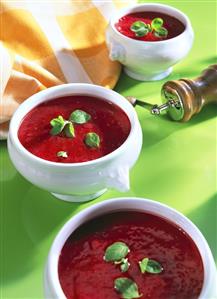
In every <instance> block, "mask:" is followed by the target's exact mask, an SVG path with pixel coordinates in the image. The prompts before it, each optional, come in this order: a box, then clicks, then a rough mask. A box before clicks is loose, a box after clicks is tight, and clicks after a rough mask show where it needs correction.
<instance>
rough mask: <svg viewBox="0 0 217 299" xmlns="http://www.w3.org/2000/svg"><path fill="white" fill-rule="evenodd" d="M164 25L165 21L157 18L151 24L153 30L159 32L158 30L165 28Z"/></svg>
mask: <svg viewBox="0 0 217 299" xmlns="http://www.w3.org/2000/svg"><path fill="white" fill-rule="evenodd" d="M163 23H164V21H163V19H161V18H155V19H153V20H152V22H151V27H152V29H154V30H156V31H157V30H158V29H160V28H161V27H162V26H163Z"/></svg>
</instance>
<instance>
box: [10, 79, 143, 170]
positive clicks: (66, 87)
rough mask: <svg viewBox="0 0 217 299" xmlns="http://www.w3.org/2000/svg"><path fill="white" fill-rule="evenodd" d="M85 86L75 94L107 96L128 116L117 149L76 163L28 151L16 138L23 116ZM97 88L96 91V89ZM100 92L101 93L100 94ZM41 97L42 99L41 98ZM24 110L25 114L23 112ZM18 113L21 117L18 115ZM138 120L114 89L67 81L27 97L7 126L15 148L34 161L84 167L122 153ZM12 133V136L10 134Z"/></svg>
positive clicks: (130, 107) (58, 165) (101, 97)
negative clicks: (124, 135) (125, 134)
mask: <svg viewBox="0 0 217 299" xmlns="http://www.w3.org/2000/svg"><path fill="white" fill-rule="evenodd" d="M82 88H85V90H86V91H84V92H83V93H82V92H79V91H77V94H79V95H88V96H91V92H92V96H93V97H98V98H99V99H104V100H106V98H104V96H107V97H108V98H109V99H108V101H110V102H112V103H114V104H116V105H117V106H118V107H119V108H121V109H122V110H123V111H124V112H125V113H126V114H127V116H128V118H129V121H130V124H131V130H130V133H129V135H128V137H127V139H126V140H125V141H124V143H122V145H121V146H119V147H118V148H117V149H115V150H114V151H113V152H111V153H109V154H107V155H105V156H103V157H101V158H98V159H95V160H91V161H87V162H78V163H61V162H52V161H48V160H44V159H42V158H39V157H37V156H35V155H33V154H32V153H30V152H29V151H28V150H27V149H26V148H25V147H24V146H23V145H22V144H21V142H20V141H19V138H18V134H17V133H18V130H19V127H20V124H21V122H22V120H23V117H24V116H25V115H26V114H27V113H28V112H29V111H30V110H32V109H33V108H34V107H36V106H38V105H39V104H41V103H43V102H44V101H49V100H53V99H55V98H59V97H62V96H67V95H68V96H70V90H71V92H72V93H71V94H72V95H75V94H76V92H73V89H75V90H76V89H82ZM61 90H62V94H59V95H58V96H55V93H56V92H58V91H61ZM96 90H97V91H96ZM100 93H102V95H100ZM45 98H46V99H45ZM41 99H42V100H41ZM129 111H130V112H129ZM24 112H25V114H24ZM20 114H21V115H22V117H20ZM137 122H138V118H137V114H136V111H135V109H134V108H133V106H132V105H131V104H130V103H129V102H128V101H127V100H126V99H125V98H124V97H123V96H122V95H120V94H119V93H117V92H115V91H114V90H111V89H107V88H105V87H102V86H99V85H94V84H88V83H68V84H61V85H58V86H54V87H50V88H48V89H46V90H43V91H40V92H38V93H36V94H34V95H33V96H31V97H29V98H28V99H27V100H26V101H24V102H23V103H22V104H21V105H20V106H19V107H18V109H17V110H16V111H15V113H14V115H13V117H12V119H11V122H10V127H9V136H10V137H12V142H13V143H14V144H15V146H16V148H17V149H18V150H19V151H20V152H23V153H24V154H25V155H27V156H28V157H29V158H30V159H32V160H34V161H36V162H37V163H40V164H43V165H48V166H51V167H52V166H55V167H76V166H77V167H86V166H91V165H93V164H94V165H96V164H98V163H102V162H104V161H106V160H107V161H108V160H111V159H113V158H114V157H116V156H117V154H120V153H122V152H123V151H124V150H125V149H126V148H127V147H128V143H129V140H130V139H132V138H133V136H135V131H136V124H137ZM11 135H12V136H11Z"/></svg>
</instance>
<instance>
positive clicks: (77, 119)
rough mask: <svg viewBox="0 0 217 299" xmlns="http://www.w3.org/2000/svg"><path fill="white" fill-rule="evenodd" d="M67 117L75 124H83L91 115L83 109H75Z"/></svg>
mask: <svg viewBox="0 0 217 299" xmlns="http://www.w3.org/2000/svg"><path fill="white" fill-rule="evenodd" d="M69 119H70V120H71V121H72V122H74V123H76V124H85V123H86V122H88V120H90V119H91V116H90V114H88V113H86V112H85V111H83V110H79V109H77V110H75V111H73V112H72V113H71V115H70V117H69Z"/></svg>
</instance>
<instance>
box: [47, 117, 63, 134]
mask: <svg viewBox="0 0 217 299" xmlns="http://www.w3.org/2000/svg"><path fill="white" fill-rule="evenodd" d="M66 122H67V121H65V120H64V118H63V117H62V116H61V115H59V116H58V117H57V118H53V119H52V120H51V121H50V124H51V126H52V129H51V130H50V134H51V135H58V134H59V133H61V132H62V130H63V129H64V127H65V124H66Z"/></svg>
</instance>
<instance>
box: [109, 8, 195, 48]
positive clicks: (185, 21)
mask: <svg viewBox="0 0 217 299" xmlns="http://www.w3.org/2000/svg"><path fill="white" fill-rule="evenodd" d="M155 8H159V10H158V11H157V12H161V10H160V8H162V9H168V10H169V12H164V11H162V13H165V14H168V15H170V16H171V17H174V18H176V19H178V20H179V21H180V22H182V23H183V24H184V25H185V30H184V31H183V32H182V33H181V34H179V35H177V36H175V37H173V38H170V39H167V40H161V41H155V42H150V41H143V40H137V39H132V38H130V37H127V36H125V35H123V34H122V33H120V32H119V31H118V30H117V29H116V28H115V23H116V22H117V21H118V20H119V19H120V18H121V17H123V16H125V15H127V14H129V13H133V12H138V11H141V12H142V11H145V10H146V11H148V10H149V11H151V10H152V11H153V10H155ZM173 13H175V15H176V16H174V15H173ZM177 15H178V16H177ZM179 17H180V18H179ZM110 25H111V27H112V29H113V30H114V31H115V32H116V33H117V34H118V35H119V36H120V37H121V38H123V39H125V40H126V41H128V42H132V43H138V44H140V45H141V43H145V44H149V45H154V44H155V45H161V44H164V43H169V42H173V41H175V40H177V39H179V38H181V37H182V36H183V35H184V34H185V32H186V31H187V30H189V28H191V22H190V19H189V18H188V17H187V16H186V15H185V14H184V13H183V12H182V11H181V10H179V9H177V8H175V7H172V6H170V5H166V4H161V3H151V2H150V3H144V4H135V5H130V6H128V7H125V8H123V9H121V10H120V11H118V12H117V13H116V14H114V16H113V17H112V18H111V20H110Z"/></svg>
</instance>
